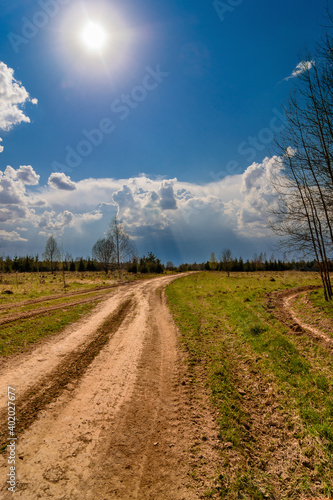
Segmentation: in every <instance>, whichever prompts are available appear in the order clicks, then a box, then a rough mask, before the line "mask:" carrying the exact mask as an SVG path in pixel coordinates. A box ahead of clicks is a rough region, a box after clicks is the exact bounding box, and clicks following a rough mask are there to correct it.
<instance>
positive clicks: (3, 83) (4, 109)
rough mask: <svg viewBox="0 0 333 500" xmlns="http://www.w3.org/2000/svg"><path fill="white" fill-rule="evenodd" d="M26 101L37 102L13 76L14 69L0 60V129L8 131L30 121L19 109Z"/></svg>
mask: <svg viewBox="0 0 333 500" xmlns="http://www.w3.org/2000/svg"><path fill="white" fill-rule="evenodd" d="M26 102H32V103H33V104H37V99H30V96H29V93H28V92H27V90H26V89H25V88H24V87H23V85H22V83H21V82H19V81H18V80H16V79H15V78H14V70H13V69H12V68H9V67H8V66H7V65H6V64H5V63H3V62H0V129H2V130H6V131H8V130H11V129H12V128H13V127H14V126H15V125H19V124H20V123H24V122H25V123H30V118H29V117H28V116H26V115H25V114H24V112H23V110H22V109H21V108H22V106H23V105H24V104H25V103H26Z"/></svg>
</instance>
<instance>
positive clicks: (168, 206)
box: [160, 181, 177, 210]
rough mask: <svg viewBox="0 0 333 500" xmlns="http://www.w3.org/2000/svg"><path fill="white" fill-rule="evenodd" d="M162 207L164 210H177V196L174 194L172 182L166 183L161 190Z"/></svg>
mask: <svg viewBox="0 0 333 500" xmlns="http://www.w3.org/2000/svg"><path fill="white" fill-rule="evenodd" d="M160 196H161V201H160V206H161V208H162V210H176V209H177V202H176V200H175V195H174V192H173V184H172V183H171V182H167V181H164V182H163V183H162V187H161V189H160Z"/></svg>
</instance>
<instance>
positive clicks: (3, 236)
mask: <svg viewBox="0 0 333 500" xmlns="http://www.w3.org/2000/svg"><path fill="white" fill-rule="evenodd" d="M0 241H28V240H27V239H26V238H21V236H20V235H19V234H18V233H17V232H16V231H11V232H8V231H5V230H3V229H1V230H0Z"/></svg>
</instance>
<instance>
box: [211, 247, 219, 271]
mask: <svg viewBox="0 0 333 500" xmlns="http://www.w3.org/2000/svg"><path fill="white" fill-rule="evenodd" d="M209 266H210V269H212V270H213V271H215V270H216V269H217V267H218V264H217V259H216V257H215V252H212V253H211V254H210V257H209Z"/></svg>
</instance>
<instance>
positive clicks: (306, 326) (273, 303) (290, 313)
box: [266, 286, 333, 350]
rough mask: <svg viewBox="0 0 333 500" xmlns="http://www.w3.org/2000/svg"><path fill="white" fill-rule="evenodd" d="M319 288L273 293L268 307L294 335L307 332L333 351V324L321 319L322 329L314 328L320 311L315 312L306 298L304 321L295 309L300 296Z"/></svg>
mask: <svg viewBox="0 0 333 500" xmlns="http://www.w3.org/2000/svg"><path fill="white" fill-rule="evenodd" d="M319 288H320V287H317V286H306V287H299V288H293V289H290V290H284V291H283V292H281V291H279V292H273V293H272V294H269V295H268V297H267V300H266V305H267V307H268V309H271V310H272V312H274V314H275V315H276V316H277V317H278V318H279V319H280V320H281V321H282V322H283V323H285V324H286V325H287V326H289V328H290V329H291V332H292V333H294V334H297V333H303V332H306V333H307V334H308V335H309V336H311V337H312V338H313V339H314V340H316V341H319V342H320V343H321V344H323V345H324V346H325V347H326V348H327V349H329V350H333V338H332V336H333V326H332V324H331V322H330V321H329V320H327V319H321V320H320V321H319V327H320V328H318V327H316V326H314V325H313V323H312V322H313V319H314V318H318V311H315V310H314V307H313V306H312V305H311V303H310V302H309V301H308V300H307V299H306V298H304V299H303V302H304V304H305V305H306V310H305V311H304V312H302V319H301V318H300V317H299V314H298V313H296V312H295V310H294V308H293V303H294V302H295V300H296V299H297V298H298V297H299V295H301V294H303V293H304V292H308V291H311V290H318V289H319Z"/></svg>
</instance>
